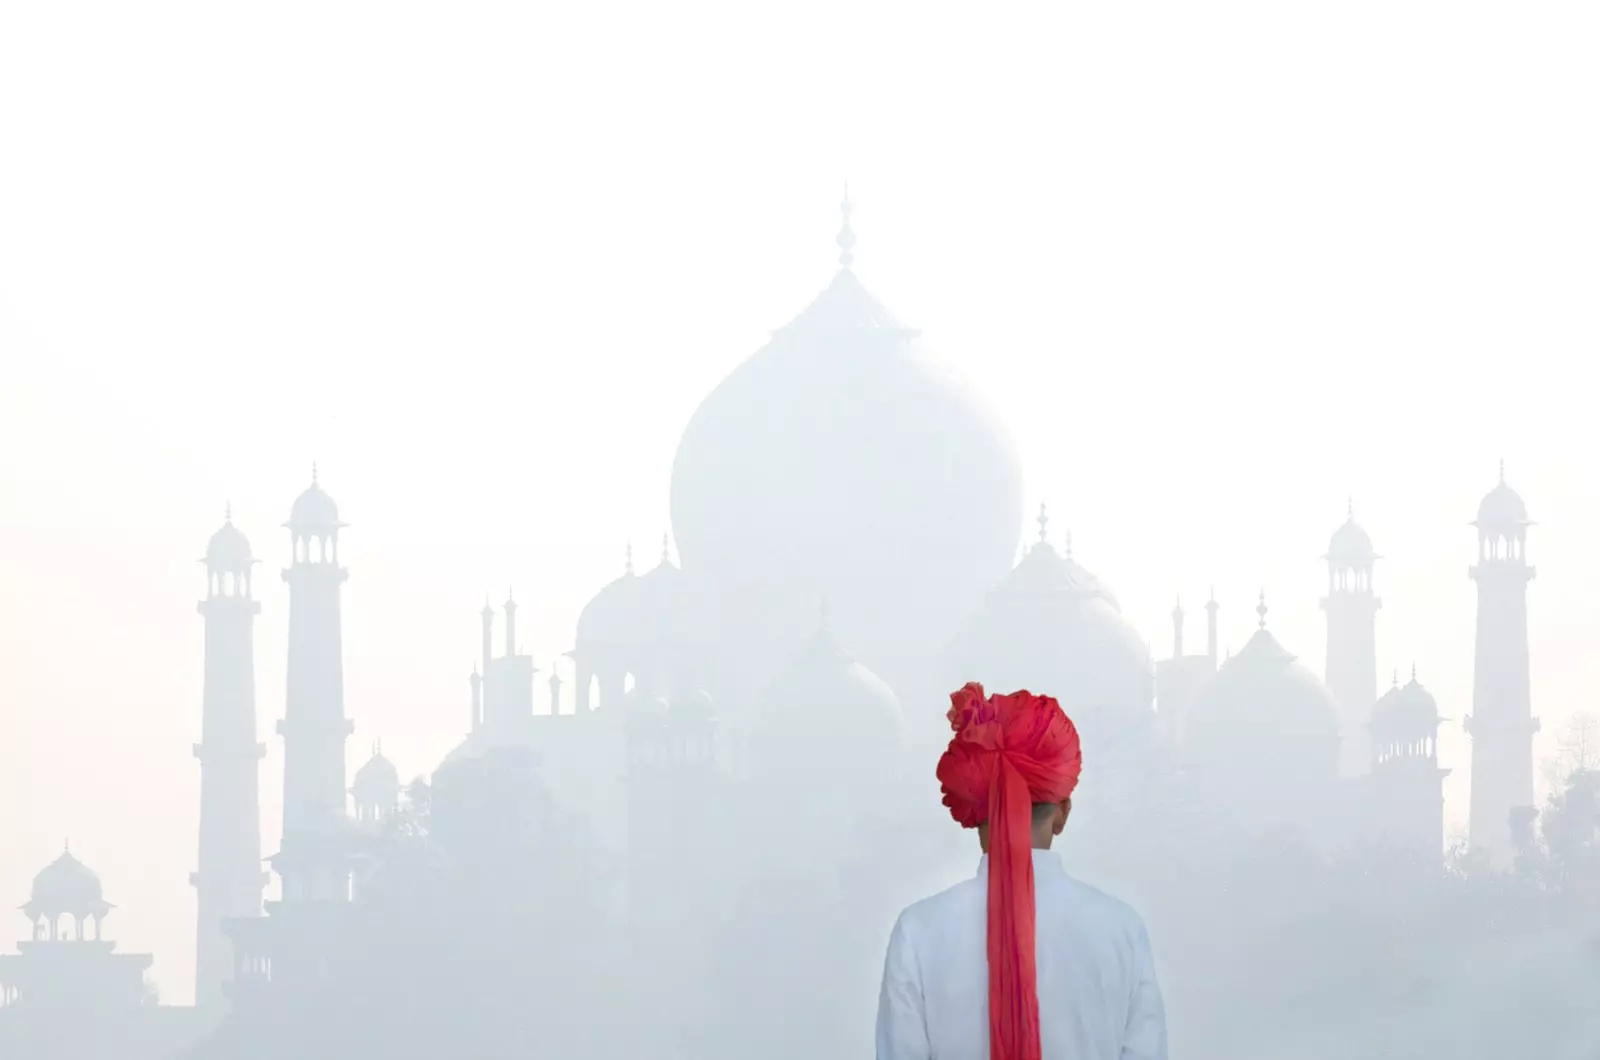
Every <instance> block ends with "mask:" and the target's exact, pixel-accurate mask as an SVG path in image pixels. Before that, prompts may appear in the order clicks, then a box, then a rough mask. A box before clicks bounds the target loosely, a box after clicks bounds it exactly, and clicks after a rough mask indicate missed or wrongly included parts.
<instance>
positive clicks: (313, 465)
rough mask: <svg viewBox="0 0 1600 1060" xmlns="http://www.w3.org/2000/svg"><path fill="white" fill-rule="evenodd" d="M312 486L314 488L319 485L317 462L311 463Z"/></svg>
mask: <svg viewBox="0 0 1600 1060" xmlns="http://www.w3.org/2000/svg"><path fill="white" fill-rule="evenodd" d="M311 484H312V485H313V486H315V485H316V484H317V462H316V461H315V460H313V461H311Z"/></svg>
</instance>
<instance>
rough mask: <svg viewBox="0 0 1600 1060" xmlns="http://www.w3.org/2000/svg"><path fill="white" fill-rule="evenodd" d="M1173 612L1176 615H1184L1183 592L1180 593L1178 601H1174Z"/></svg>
mask: <svg viewBox="0 0 1600 1060" xmlns="http://www.w3.org/2000/svg"><path fill="white" fill-rule="evenodd" d="M1172 613H1173V614H1174V615H1182V614H1183V594H1182V593H1179V594H1178V596H1177V599H1176V601H1175V602H1174V603H1173V605H1172Z"/></svg>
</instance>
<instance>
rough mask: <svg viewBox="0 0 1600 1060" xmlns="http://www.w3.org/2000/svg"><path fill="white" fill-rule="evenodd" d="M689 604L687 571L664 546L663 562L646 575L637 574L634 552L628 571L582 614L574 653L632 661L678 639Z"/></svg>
mask: <svg viewBox="0 0 1600 1060" xmlns="http://www.w3.org/2000/svg"><path fill="white" fill-rule="evenodd" d="M685 607H686V592H685V582H684V578H683V572H682V571H681V570H679V569H678V567H677V566H676V565H675V564H674V563H673V562H672V560H671V559H670V558H669V557H668V556H667V550H666V547H665V545H663V547H662V554H661V562H660V563H658V564H656V566H655V567H653V568H651V569H650V570H649V571H646V572H645V573H644V574H642V575H641V574H634V573H633V557H632V553H631V552H630V553H629V558H628V570H627V572H626V573H624V574H623V575H622V577H620V578H618V579H616V580H615V581H613V582H611V583H610V584H608V585H607V586H606V587H605V588H603V589H601V590H600V591H599V592H598V593H596V594H595V596H594V598H593V599H592V600H590V601H589V602H588V603H587V604H586V605H584V608H583V611H582V612H580V613H579V615H578V630H577V638H576V644H575V651H574V653H573V654H574V655H576V656H578V657H580V658H585V657H586V658H588V659H589V660H590V661H591V662H596V661H599V660H600V659H601V658H602V657H604V656H609V657H610V660H609V661H621V662H623V663H624V664H625V665H633V664H635V663H637V662H638V661H639V658H638V657H639V655H640V654H641V653H644V652H650V651H651V648H652V646H653V645H660V644H664V643H671V642H674V640H675V638H677V637H678V635H679V634H680V633H681V632H682V629H683V625H684V612H685Z"/></svg>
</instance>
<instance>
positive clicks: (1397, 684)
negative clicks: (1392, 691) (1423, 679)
mask: <svg viewBox="0 0 1600 1060" xmlns="http://www.w3.org/2000/svg"><path fill="white" fill-rule="evenodd" d="M1392 680H1393V681H1394V687H1396V688H1399V687H1400V671H1399V670H1396V671H1395V672H1394V676H1393V678H1392Z"/></svg>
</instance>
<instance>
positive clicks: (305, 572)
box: [278, 467, 355, 899]
mask: <svg viewBox="0 0 1600 1060" xmlns="http://www.w3.org/2000/svg"><path fill="white" fill-rule="evenodd" d="M344 525H345V524H344V523H342V522H340V521H339V508H338V506H337V505H336V504H334V502H333V498H332V497H330V496H328V494H327V493H325V492H324V491H323V489H322V486H321V485H320V484H319V483H318V481H317V472H316V468H314V467H313V468H312V470H311V486H310V488H308V489H307V490H306V491H305V492H304V493H302V494H301V495H300V496H299V498H297V499H296V500H295V502H294V507H293V508H292V509H291V511H290V514H289V521H288V522H287V523H285V524H284V526H285V527H286V528H287V529H288V530H289V540H290V544H291V546H292V550H293V560H292V562H291V564H290V565H289V567H288V569H286V570H285V571H284V572H283V580H284V582H286V583H287V584H288V586H289V673H288V690H287V703H286V707H285V712H284V718H283V720H282V721H280V722H279V723H278V733H279V735H281V736H282V737H283V849H282V852H281V853H280V859H281V860H280V861H279V864H280V867H282V866H288V865H292V864H305V859H306V858H307V857H308V856H310V852H311V848H312V847H316V846H319V845H320V844H321V843H322V842H323V841H325V840H328V839H329V838H330V837H332V836H334V835H336V834H337V833H339V832H340V830H341V829H342V827H343V825H344V823H345V821H346V815H345V791H346V789H345V739H346V738H347V737H348V736H349V735H350V734H351V733H352V732H353V731H354V728H355V727H354V725H353V724H352V723H351V722H350V721H349V720H348V719H347V718H346V717H345V714H344V652H343V646H342V640H341V626H340V615H339V597H340V591H341V589H342V587H343V585H344V582H345V578H346V577H348V572H347V571H346V570H345V569H344V568H343V567H341V566H340V565H339V531H340V530H341V529H343V527H344ZM286 856H287V857H286ZM307 867H309V866H307ZM280 871H281V868H280ZM292 882H293V881H291V880H290V879H289V878H288V877H285V880H284V888H285V894H284V897H285V898H286V899H288V898H290V897H291V896H292V895H293V894H294V892H295V891H296V890H297V889H298V888H297V887H295V886H292V885H291V884H292ZM344 890H347V888H341V887H339V885H338V882H337V880H332V881H319V882H318V883H317V885H316V887H315V893H316V894H317V896H320V897H337V896H338V895H339V894H340V893H341V892H342V891H344ZM325 891H327V892H330V893H324V892H325Z"/></svg>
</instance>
